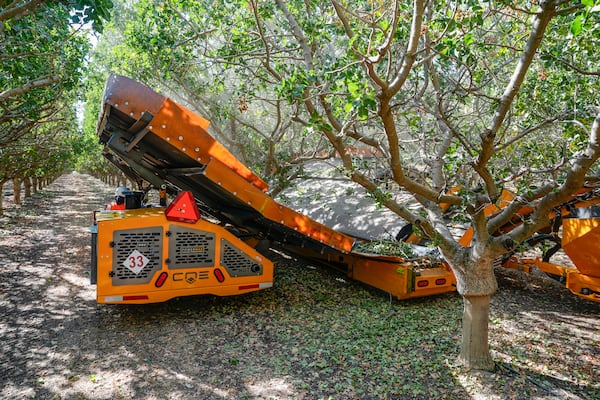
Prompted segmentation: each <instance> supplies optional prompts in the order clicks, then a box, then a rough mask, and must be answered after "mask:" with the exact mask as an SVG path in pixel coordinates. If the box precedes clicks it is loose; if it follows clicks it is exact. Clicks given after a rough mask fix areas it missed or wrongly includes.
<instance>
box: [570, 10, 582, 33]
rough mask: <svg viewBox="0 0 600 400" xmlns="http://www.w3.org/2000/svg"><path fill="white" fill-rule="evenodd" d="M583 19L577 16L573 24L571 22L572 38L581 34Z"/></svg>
mask: <svg viewBox="0 0 600 400" xmlns="http://www.w3.org/2000/svg"><path fill="white" fill-rule="evenodd" d="M582 19H583V17H582V16H581V15H578V16H577V17H576V18H575V19H574V20H573V22H571V33H572V34H573V36H578V35H579V34H580V33H581V30H582V22H581V20H582Z"/></svg>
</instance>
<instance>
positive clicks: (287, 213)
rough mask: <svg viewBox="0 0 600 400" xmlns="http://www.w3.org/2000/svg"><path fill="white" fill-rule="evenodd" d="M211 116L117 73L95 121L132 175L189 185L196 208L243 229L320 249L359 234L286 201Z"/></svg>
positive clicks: (335, 247) (346, 246)
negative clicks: (220, 135)
mask: <svg viewBox="0 0 600 400" xmlns="http://www.w3.org/2000/svg"><path fill="white" fill-rule="evenodd" d="M208 126H209V121H207V120H205V119H204V118H202V117H200V116H198V115H196V114H194V113H193V112H191V111H190V110H188V109H186V108H185V107H183V106H181V105H179V104H177V103H175V102H174V101H172V100H171V99H169V98H167V97H165V96H162V95H160V94H158V93H156V92H154V91H152V90H151V89H149V88H147V87H145V86H144V85H141V84H139V83H137V82H135V81H133V80H131V79H129V78H125V77H122V76H112V77H111V78H110V79H109V81H108V83H107V86H106V89H105V97H104V100H103V109H102V113H101V117H100V123H99V127H98V134H99V137H100V142H101V143H103V144H104V145H105V146H106V150H105V156H106V157H107V158H108V159H109V160H110V161H111V162H113V163H114V164H115V165H116V166H118V167H119V168H120V169H121V170H123V172H124V173H126V174H127V175H128V176H129V177H131V178H132V179H134V180H139V179H140V178H141V179H144V180H146V181H148V182H150V183H151V184H153V185H154V186H155V187H160V185H161V184H163V183H167V184H169V185H172V186H174V187H176V188H177V189H179V190H185V191H190V192H192V193H193V194H194V197H195V198H196V200H198V201H199V202H200V203H201V204H199V207H200V208H201V209H204V210H205V211H207V212H209V213H210V214H211V215H212V216H213V217H216V218H218V219H219V220H221V221H222V222H225V223H229V224H231V225H233V226H235V227H237V228H239V229H240V230H242V231H245V232H249V233H251V234H254V235H257V236H260V237H264V238H266V239H270V240H274V241H277V242H281V243H284V244H289V245H291V246H294V247H299V248H305V247H306V248H310V249H311V250H316V251H318V252H320V253H329V252H333V253H348V252H350V250H351V249H352V246H353V244H354V239H353V238H352V237H350V236H347V235H344V234H342V233H340V232H337V231H335V230H333V229H330V228H328V227H327V226H325V225H322V224H320V223H318V222H316V221H314V220H312V219H310V218H309V217H307V216H305V215H302V214H300V213H298V212H296V211H294V210H292V209H290V208H288V207H286V206H284V205H281V204H279V203H277V202H276V201H275V200H273V199H272V198H271V197H269V196H268V195H267V194H266V193H265V192H266V190H267V188H268V186H267V184H266V183H265V182H264V181H263V180H262V179H260V178H259V177H258V176H256V175H255V174H254V173H253V172H252V171H250V170H249V169H248V168H247V167H246V166H245V165H244V164H242V163H241V162H240V161H238V160H237V159H236V158H235V157H234V156H233V155H232V154H231V153H230V152H229V151H228V150H227V149H226V148H225V147H223V146H222V145H221V144H220V143H219V142H218V141H216V140H215V139H214V138H213V137H212V136H211V135H210V134H209V133H208V132H207V129H208Z"/></svg>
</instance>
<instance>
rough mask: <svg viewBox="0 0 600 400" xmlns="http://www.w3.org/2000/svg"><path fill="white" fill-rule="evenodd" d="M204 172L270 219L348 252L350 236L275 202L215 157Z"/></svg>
mask: <svg viewBox="0 0 600 400" xmlns="http://www.w3.org/2000/svg"><path fill="white" fill-rule="evenodd" d="M204 175H205V176H206V177H208V178H209V179H210V180H211V181H213V182H216V183H217V184H218V185H219V186H221V187H222V188H223V189H225V190H226V191H228V192H229V193H232V194H234V195H235V196H236V197H237V198H238V199H239V200H241V201H243V202H244V203H246V204H248V205H250V206H251V207H252V208H254V209H255V210H257V211H259V212H260V213H261V214H262V215H264V216H265V217H266V218H268V219H270V220H271V221H275V222H277V223H280V224H282V225H285V226H287V227H289V228H292V229H294V230H296V231H298V232H300V233H302V234H303V235H305V236H307V237H310V238H312V239H315V240H317V241H319V242H321V243H324V244H326V245H328V246H330V247H332V248H334V249H337V250H341V251H343V252H349V251H350V250H351V249H352V246H353V245H354V238H352V237H350V236H347V235H344V234H342V233H340V232H338V231H336V230H334V229H331V228H329V227H327V226H325V225H323V224H321V223H319V222H317V221H315V220H313V219H311V218H309V217H307V216H306V215H303V214H300V213H299V212H297V211H295V210H293V209H291V208H289V207H286V206H284V205H282V204H279V203H277V202H276V201H275V200H273V198H271V197H270V196H268V195H267V194H266V193H264V192H263V191H261V190H259V189H258V188H257V187H256V186H255V185H248V182H247V181H246V180H244V179H242V177H240V176H239V175H238V174H234V173H233V172H232V171H231V170H230V169H229V168H228V167H227V166H226V165H224V164H223V163H221V162H219V161H217V160H212V161H210V162H209V163H208V165H207V166H206V169H205V170H204Z"/></svg>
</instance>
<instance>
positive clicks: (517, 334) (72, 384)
mask: <svg viewBox="0 0 600 400" xmlns="http://www.w3.org/2000/svg"><path fill="white" fill-rule="evenodd" d="M112 192H113V188H110V187H107V186H105V185H104V184H102V183H101V182H100V181H98V180H96V179H94V178H91V177H89V176H86V175H80V174H76V173H73V174H68V175H63V176H62V177H60V178H59V179H58V180H57V181H55V182H54V183H53V184H52V185H50V186H49V187H48V188H46V189H45V190H44V191H42V192H40V193H37V194H36V195H34V196H33V197H32V198H30V199H28V200H27V201H25V203H24V204H23V205H22V206H18V207H17V206H13V205H12V204H11V203H10V202H9V201H8V197H6V198H5V199H6V200H5V205H6V206H7V209H6V213H5V215H4V216H0V316H1V319H0V398H2V399H29V398H35V399H429V398H441V399H466V398H471V399H526V398H531V399H600V379H599V378H600V318H599V317H600V304H597V303H591V302H585V301H583V300H580V299H578V298H576V297H575V296H573V295H571V294H570V293H568V292H567V291H566V290H565V289H563V288H561V287H559V286H557V285H555V284H553V283H552V282H551V281H548V280H547V279H542V278H536V277H526V278H524V277H523V276H521V275H519V274H518V273H514V272H510V271H506V272H504V271H500V272H499V274H498V279H499V284H500V290H499V292H498V293H497V294H496V295H495V296H494V299H493V304H492V318H491V322H490V345H491V347H492V353H493V356H494V357H495V359H496V360H497V365H498V368H497V371H495V372H494V373H475V374H467V373H465V372H464V371H462V370H461V369H460V368H459V367H458V366H457V365H455V363H454V362H453V360H454V359H455V357H456V355H457V352H458V346H459V335H460V318H461V312H462V304H461V300H460V298H459V297H458V296H457V295H456V294H449V295H445V296H438V297H433V298H426V299H418V300H414V301H409V302H399V301H395V300H391V299H389V298H388V297H387V295H385V294H382V293H380V292H378V291H375V290H371V289H369V288H365V287H364V286H362V285H359V284H356V283H354V282H348V281H347V280H345V279H344V277H342V276H340V275H339V274H337V273H335V272H332V271H328V270H323V269H322V268H314V267H312V266H310V265H307V264H303V263H300V262H298V261H296V260H293V259H290V258H288V257H285V256H278V255H276V254H271V255H270V257H271V256H272V257H274V258H275V259H274V261H275V262H276V274H275V281H276V282H275V286H274V287H273V288H272V289H267V290H264V291H261V292H256V293H251V294H248V295H243V296H237V297H227V298H216V297H200V296H199V297H191V298H183V299H178V300H173V301H170V302H167V303H163V304H153V305H144V306H115V305H98V304H96V301H95V286H91V285H90V284H89V274H88V268H89V264H90V234H89V226H90V224H91V222H92V218H91V215H92V210H94V209H98V208H99V207H101V206H102V205H103V204H104V203H105V202H107V201H109V200H110V198H111V194H112Z"/></svg>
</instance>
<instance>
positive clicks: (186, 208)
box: [165, 192, 200, 224]
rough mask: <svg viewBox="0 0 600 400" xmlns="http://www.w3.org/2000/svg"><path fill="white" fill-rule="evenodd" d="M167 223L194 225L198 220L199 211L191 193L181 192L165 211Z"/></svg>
mask: <svg viewBox="0 0 600 400" xmlns="http://www.w3.org/2000/svg"><path fill="white" fill-rule="evenodd" d="M165 215H166V217H167V219H168V220H169V221H179V222H187V223H190V224H194V223H196V222H197V221H198V220H199V219H200V211H198V206H197V205H196V200H194V195H192V192H181V193H179V195H177V197H175V199H174V200H173V201H172V202H171V204H169V206H168V207H167V209H166V210H165Z"/></svg>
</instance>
